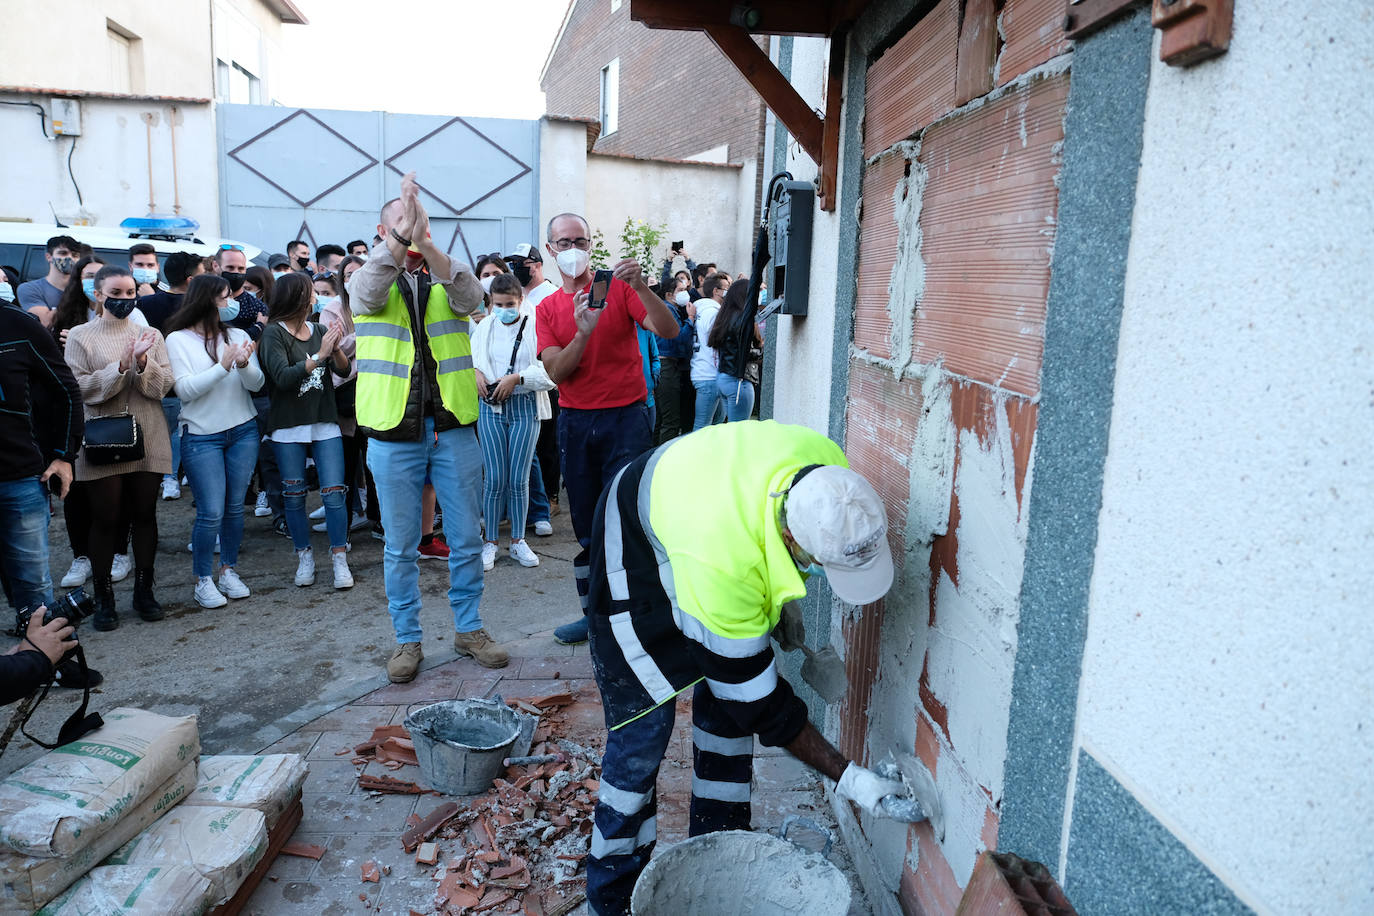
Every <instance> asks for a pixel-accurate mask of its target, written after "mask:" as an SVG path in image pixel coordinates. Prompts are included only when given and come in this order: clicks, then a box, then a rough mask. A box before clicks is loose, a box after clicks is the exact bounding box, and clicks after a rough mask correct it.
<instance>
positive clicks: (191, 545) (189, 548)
mask: <svg viewBox="0 0 1374 916" xmlns="http://www.w3.org/2000/svg"><path fill="white" fill-rule="evenodd" d="M195 549H196V544H195V542H194V541H192V542H191V543H189V544H187V545H186V552H187V553H192V552H194V551H195ZM215 553H219V535H218V534H217V535H215Z"/></svg>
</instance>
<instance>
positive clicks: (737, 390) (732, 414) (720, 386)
mask: <svg viewBox="0 0 1374 916" xmlns="http://www.w3.org/2000/svg"><path fill="white" fill-rule="evenodd" d="M707 387H708V388H709V387H710V386H707ZM715 389H716V393H718V394H719V395H720V397H721V400H722V401H724V402H725V419H726V422H728V423H738V422H739V421H740V420H747V419H749V415H750V414H751V413H753V412H754V383H753V382H746V381H745V380H744V379H739V378H735V377H734V376H733V375H726V374H725V373H724V372H721V373H719V374H718V375H717V376H716V384H715Z"/></svg>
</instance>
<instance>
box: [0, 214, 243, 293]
mask: <svg viewBox="0 0 1374 916" xmlns="http://www.w3.org/2000/svg"><path fill="white" fill-rule="evenodd" d="M198 228H199V223H197V222H196V221H195V220H191V219H186V218H184V217H136V218H133V219H126V220H124V222H122V223H120V224H119V227H118V228H113V229H111V228H108V227H103V226H100V227H98V226H57V225H53V224H46V225H45V224H41V223H8V222H0V266H3V267H12V268H14V269H15V270H17V271H18V272H19V275H20V276H21V277H22V278H23V279H24V280H34V279H37V278H38V277H42V276H44V275H46V274H47V272H48V259H47V258H46V257H45V255H46V254H47V250H48V239H50V238H52V237H53V236H55V235H69V236H71V237H72V238H74V239H76V240H77V241H78V242H81V243H83V244H86V245H90V246H91V248H93V249H95V253H96V255H97V256H98V257H99V258H100V259H101V260H102V261H104V262H105V263H106V264H117V265H119V266H120V267H125V266H128V263H129V248H130V246H133V245H137V244H139V243H141V242H146V243H147V244H149V245H152V246H153V248H154V249H156V251H157V262H158V266H159V268H161V265H162V263H163V262H164V261H166V260H167V256H168V255H170V254H171V253H172V252H174V251H189V252H191V253H192V254H197V255H200V256H201V257H205V258H211V257H214V256H215V252H217V251H219V250H220V249H221V248H237V249H239V250H241V251H242V252H243V253H244V255H245V256H247V258H248V263H249V264H262V265H263V266H264V267H265V266H266V265H267V255H266V254H265V253H264V252H263V251H262V249H261V248H258V247H257V246H255V245H249V244H246V243H244V242H235V241H231V240H229V239H208V240H204V239H200V238H197V237H196V236H195V230H196V229H198Z"/></svg>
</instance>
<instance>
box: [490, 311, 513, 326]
mask: <svg viewBox="0 0 1374 916" xmlns="http://www.w3.org/2000/svg"><path fill="white" fill-rule="evenodd" d="M492 314H493V315H495V316H496V317H497V318H498V319H499V320H500V322H501V323H502V324H515V323H516V322H517V321H519V320H520V310H519V309H510V308H499V309H493V310H492Z"/></svg>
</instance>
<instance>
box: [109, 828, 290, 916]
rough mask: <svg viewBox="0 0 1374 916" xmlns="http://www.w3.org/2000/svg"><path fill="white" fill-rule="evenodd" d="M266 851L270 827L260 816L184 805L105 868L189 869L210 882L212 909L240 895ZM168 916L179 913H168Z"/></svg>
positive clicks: (144, 833) (122, 850)
mask: <svg viewBox="0 0 1374 916" xmlns="http://www.w3.org/2000/svg"><path fill="white" fill-rule="evenodd" d="M266 851H267V825H266V823H265V822H264V820H263V816H262V813H261V812H258V811H253V810H252V809H249V808H202V807H193V806H191V805H190V804H185V805H182V806H181V807H179V808H177V809H176V810H175V811H172V812H169V813H168V814H166V815H165V816H164V817H163V818H162V819H161V820H159V821H158V822H157V823H155V824H153V826H151V827H149V828H148V829H147V830H145V831H143V832H142V833H140V834H139V835H138V836H136V837H134V839H133V840H132V841H130V842H129V843H127V844H125V845H124V846H121V847H120V848H119V849H117V850H115V853H114V854H113V855H111V856H110V857H109V858H108V859H106V860H105V861H104V862H102V863H101V865H102V866H111V865H137V866H140V867H144V868H151V867H153V866H160V867H162V868H171V867H173V866H176V865H189V866H191V867H192V868H194V869H195V870H196V871H197V872H199V873H200V874H201V875H203V876H204V877H205V879H206V880H207V881H209V882H210V905H211V906H218V905H220V904H221V903H225V902H227V901H228V900H229V898H230V897H232V896H234V894H236V893H237V892H238V889H239V887H240V886H242V884H243V882H244V881H245V880H246V879H247V878H248V875H249V873H250V872H252V871H253V869H254V867H256V866H257V864H258V862H259V861H260V860H261V859H262V856H263V853H265V852H266ZM164 912H166V913H174V912H178V911H177V910H175V909H173V908H171V907H168V908H167V909H165V910H164Z"/></svg>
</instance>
